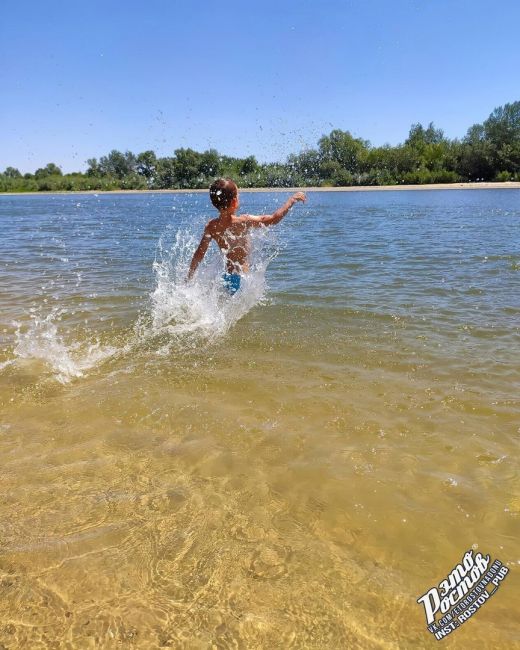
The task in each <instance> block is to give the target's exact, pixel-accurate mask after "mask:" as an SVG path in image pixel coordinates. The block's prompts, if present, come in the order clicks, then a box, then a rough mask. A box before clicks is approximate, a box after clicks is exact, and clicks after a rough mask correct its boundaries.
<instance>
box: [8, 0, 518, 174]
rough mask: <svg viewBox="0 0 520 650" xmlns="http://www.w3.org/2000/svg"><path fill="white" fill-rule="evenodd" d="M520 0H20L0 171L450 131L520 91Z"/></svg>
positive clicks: (278, 152)
mask: <svg viewBox="0 0 520 650" xmlns="http://www.w3.org/2000/svg"><path fill="white" fill-rule="evenodd" d="M519 24H520V2H519V1H518V0H502V2H499V3H495V2H491V1H484V0H471V1H470V0H394V1H392V0H329V1H327V0H321V1H318V0H314V1H309V0H299V1H293V0H288V1H284V0H278V1H276V2H275V1H272V0H263V1H261V2H256V1H249V2H245V1H244V2H238V1H237V0H230V1H227V2H216V1H210V0H200V1H199V2H193V1H192V2H189V1H176V0H170V1H159V0H148V2H142V1H140V2H136V1H134V0H125V1H122V0H121V1H119V2H116V1H112V0H103V1H102V2H100V1H98V0H91V1H90V2H88V3H79V2H70V0H69V1H67V2H65V1H55V2H52V3H42V2H35V1H33V0H29V1H28V2H27V1H26V2H17V3H14V2H6V3H4V4H3V7H2V17H1V24H0V60H1V61H2V65H1V66H0V88H1V94H2V101H1V102H0V124H1V139H0V170H3V169H4V168H5V167H6V166H7V165H13V166H15V167H18V168H19V169H20V170H21V171H22V172H27V171H34V170H35V169H36V168H37V167H40V166H42V165H44V164H46V163H47V162H50V161H52V162H55V163H57V164H59V165H60V166H61V167H62V169H63V170H64V171H74V170H82V169H85V168H86V164H85V161H86V159H87V158H90V157H99V156H101V155H104V154H106V153H108V152H109V151H110V150H111V149H120V150H126V149H130V150H131V151H134V152H135V153H139V152H140V151H144V150H146V149H154V150H155V151H156V153H157V154H158V155H170V154H172V153H173V151H174V150H175V149H176V148H178V147H193V148H194V149H197V150H204V149H207V148H209V147H215V148H217V149H218V150H219V151H220V152H221V153H225V154H228V155H239V156H247V155H251V154H254V155H256V156H257V157H258V158H259V160H261V161H266V160H283V159H284V158H285V156H286V155H287V154H288V153H290V152H296V151H299V150H301V149H303V148H306V147H311V146H314V145H315V144H316V141H317V140H318V138H319V137H320V136H321V135H322V134H323V133H328V132H329V131H330V130H331V129H332V128H340V129H345V130H350V131H351V132H352V133H353V134H354V135H356V136H360V137H364V138H367V139H369V140H370V141H371V142H372V143H373V144H383V143H385V142H389V143H391V144H396V143H398V142H401V141H403V140H404V139H405V138H406V135H407V133H408V130H409V127H410V124H411V123H412V122H423V123H427V122H429V121H431V120H433V121H434V122H435V124H436V125H437V126H440V127H442V128H443V129H444V130H445V132H446V133H447V135H449V136H451V137H455V136H462V135H464V133H465V131H466V129H467V127H468V126H470V125H471V124H473V123H475V122H481V121H483V120H484V119H485V118H486V117H487V116H488V114H489V113H490V112H491V111H492V109H493V108H494V107H495V106H499V105H502V104H504V103H506V102H511V101H515V100H520V83H519V80H520V72H519V71H520V47H519V46H518V25H519Z"/></svg>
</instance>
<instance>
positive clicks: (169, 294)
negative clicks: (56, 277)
mask: <svg viewBox="0 0 520 650" xmlns="http://www.w3.org/2000/svg"><path fill="white" fill-rule="evenodd" d="M274 237H275V236H274V235H273V234H272V231H270V230H267V229H266V230H260V231H258V232H255V233H254V237H253V242H252V244H253V246H252V252H251V260H250V261H251V264H250V272H249V273H248V274H247V275H245V276H244V277H243V278H242V283H241V288H240V290H239V291H238V292H237V293H236V294H235V295H233V296H230V295H229V294H228V293H227V291H226V290H225V288H224V285H223V282H222V273H223V263H222V258H221V255H220V252H219V251H217V250H212V251H211V252H210V253H209V254H208V255H207V258H208V259H207V260H205V261H204V263H203V264H201V266H200V267H199V269H198V270H197V273H196V275H195V277H194V278H193V280H192V281H190V282H187V281H186V277H187V274H188V269H189V264H190V261H191V257H192V255H193V252H194V251H195V249H196V247H197V244H198V240H197V239H195V238H194V236H193V235H192V234H191V233H190V232H189V231H188V230H178V231H177V232H176V233H173V234H172V231H171V230H169V229H167V231H166V232H165V234H164V235H163V237H161V239H160V241H159V244H158V246H157V254H156V259H155V262H154V264H153V271H154V273H155V277H156V285H155V289H154V290H153V291H152V293H151V295H150V306H149V311H147V312H145V313H144V314H143V315H141V317H140V318H138V320H137V322H136V324H135V326H134V328H133V334H131V335H130V337H129V338H128V339H127V341H126V342H125V343H123V344H120V345H119V346H118V347H115V346H111V345H102V344H101V343H100V342H99V341H98V340H95V341H92V340H91V341H82V342H77V341H72V342H71V341H67V340H66V338H65V334H64V332H63V331H62V330H63V328H60V327H59V323H60V322H61V320H62V317H63V316H64V315H66V312H65V311H64V310H63V309H61V310H60V309H53V310H51V312H49V313H47V314H46V315H44V312H43V309H44V306H43V305H42V307H41V308H39V309H31V310H30V312H29V320H28V321H25V322H24V323H17V324H16V327H17V329H16V332H15V345H14V348H13V353H14V355H15V359H10V360H8V361H5V362H3V363H1V364H0V371H1V370H3V369H4V368H6V367H7V366H10V365H16V363H17V361H18V360H21V359H24V360H32V361H40V362H42V363H43V364H45V366H46V367H47V369H49V370H50V371H51V373H52V375H53V377H54V378H55V379H56V380H57V381H59V382H61V383H68V382H70V381H71V380H73V379H77V378H80V377H83V376H84V375H85V374H86V373H87V372H88V371H91V370H92V369H94V368H96V367H97V366H99V365H100V364H102V363H103V362H105V361H107V360H108V359H110V358H112V357H115V356H116V355H117V356H120V355H125V354H129V353H132V354H135V353H136V351H139V350H146V352H147V353H149V352H150V351H152V353H153V354H155V355H167V354H170V353H171V352H172V351H174V352H176V353H189V351H190V350H193V349H194V347H197V346H200V345H201V344H207V343H210V342H211V341H213V340H215V339H219V338H221V337H223V336H225V335H226V333H227V332H228V331H229V329H230V328H231V327H232V326H233V325H235V324H236V323H237V321H238V320H239V319H241V318H243V317H244V316H245V315H246V314H247V313H248V312H249V311H250V310H251V309H252V308H253V307H254V306H256V305H258V304H260V303H261V302H262V301H263V300H264V298H265V295H266V281H265V271H266V269H267V266H268V264H269V262H270V261H271V260H272V259H273V257H274V256H275V255H276V254H277V246H276V240H275V238H274ZM44 302H45V301H44ZM60 330H61V331H60ZM150 347H151V348H152V349H151V350H150Z"/></svg>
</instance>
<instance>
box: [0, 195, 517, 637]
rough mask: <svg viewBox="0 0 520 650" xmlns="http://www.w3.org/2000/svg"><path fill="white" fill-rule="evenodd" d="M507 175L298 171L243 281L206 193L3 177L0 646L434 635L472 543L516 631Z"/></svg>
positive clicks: (472, 624) (474, 627)
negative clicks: (444, 584)
mask: <svg viewBox="0 0 520 650" xmlns="http://www.w3.org/2000/svg"><path fill="white" fill-rule="evenodd" d="M519 198H520V193H519V192H518V191H515V190H500V191H494V190H485V191H484V190H483V191H478V190H473V191H462V190H461V191H445V192H444V191H424V192H419V191H417V192H384V193H376V192H371V193H345V194H342V193H329V194H328V193H325V192H315V193H314V192H313V193H310V194H309V199H308V202H307V204H306V205H304V206H301V205H299V206H296V207H295V208H294V209H293V211H292V212H291V213H290V215H289V216H288V217H287V218H286V220H285V221H284V222H282V223H281V224H280V225H279V226H277V227H276V228H275V229H273V230H272V231H270V232H269V233H266V234H261V235H259V236H257V238H256V241H255V253H254V259H253V272H252V274H251V276H250V277H249V278H248V281H247V283H246V286H245V288H244V290H243V291H241V293H240V294H237V296H235V298H233V300H229V299H226V297H225V296H224V295H223V294H222V291H221V287H220V282H219V276H220V270H221V269H220V260H219V257H218V254H217V252H216V251H212V253H211V255H210V256H209V259H208V261H207V263H206V264H205V266H204V268H202V269H201V273H200V275H199V278H198V281H197V282H195V283H194V284H193V285H191V286H189V287H186V286H185V285H184V283H183V280H182V279H183V277H184V275H185V272H186V268H187V264H188V263H189V257H190V254H191V253H192V252H193V250H194V247H195V246H196V243H197V238H198V237H199V236H200V232H201V228H202V225H203V223H204V220H205V219H207V218H208V216H211V212H210V211H209V206H208V201H207V198H206V196H205V195H201V194H193V195H186V194H174V195H169V194H160V195H148V194H146V195H100V196H95V195H75V196H71V195H66V196H63V195H59V196H26V197H0V219H1V221H2V224H3V238H2V241H0V344H1V345H0V406H1V420H0V458H1V459H2V472H1V474H0V521H1V526H2V528H1V533H0V544H1V546H0V647H1V646H2V645H3V646H5V647H6V648H17V647H31V648H38V647H70V648H88V647H121V646H123V647H124V646H125V645H126V646H128V647H132V646H135V647H143V648H147V647H150V648H155V647H175V648H182V647H186V648H209V647H218V648H221V647H222V648H226V647H230V648H231V647H232V648H289V647H295V648H419V647H435V646H436V644H437V641H435V639H434V638H433V636H432V635H431V634H430V633H429V632H428V631H427V630H426V625H425V618H424V613H423V610H422V607H420V606H419V605H418V604H417V603H416V599H417V598H418V597H419V596H420V595H422V594H423V593H424V592H426V591H427V590H428V589H429V588H430V587H433V586H434V585H436V584H438V582H440V580H441V579H442V578H443V577H445V576H446V575H447V574H448V573H449V572H450V571H451V570H452V568H453V567H454V566H455V564H456V563H457V562H459V561H460V559H461V557H462V555H463V554H464V552H465V551H466V550H468V549H469V548H472V547H473V548H478V550H480V551H481V552H483V553H484V554H487V553H489V554H490V555H491V556H492V558H493V559H494V558H498V559H500V560H501V561H502V562H503V563H504V564H505V565H506V566H508V567H509V568H510V573H509V575H508V577H507V578H506V580H505V581H504V583H503V585H502V586H501V587H500V589H499V591H498V592H497V594H496V595H494V596H493V598H492V600H491V601H490V602H489V603H486V605H485V606H484V607H483V608H482V609H481V610H480V611H479V612H478V613H477V614H476V615H475V616H474V617H473V618H472V619H471V620H470V621H468V622H467V623H465V624H464V625H463V626H462V627H461V628H460V629H458V630H456V631H455V632H454V633H453V634H452V635H450V637H449V638H448V639H446V640H445V641H443V645H444V647H448V648H469V647H476V646H477V644H478V647H482V648H499V647H500V648H505V647H508V648H511V647H520V625H519V623H518V615H517V613H515V611H517V610H516V605H515V603H517V602H518V600H519V598H520V580H519V578H518V574H519V573H520V551H519V546H518V535H519V517H520V494H519V473H518V434H519V432H520V430H519V426H520V418H519V402H520V400H519V387H520V367H519V360H520V355H519V352H520V237H519V225H520V202H519ZM284 199H285V195H284V194H279V193H273V194H270V193H249V194H248V193H244V194H243V195H242V209H243V210H244V211H247V212H251V213H255V214H259V213H260V214H261V213H265V212H269V211H272V210H273V209H274V207H275V206H276V205H277V204H278V203H279V202H280V201H283V200H284Z"/></svg>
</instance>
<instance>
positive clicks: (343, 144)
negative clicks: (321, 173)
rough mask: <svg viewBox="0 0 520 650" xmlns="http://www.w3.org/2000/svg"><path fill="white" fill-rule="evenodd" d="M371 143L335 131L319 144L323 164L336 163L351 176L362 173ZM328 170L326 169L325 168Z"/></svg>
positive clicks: (343, 132) (347, 133)
mask: <svg viewBox="0 0 520 650" xmlns="http://www.w3.org/2000/svg"><path fill="white" fill-rule="evenodd" d="M369 146H370V143H369V142H368V140H362V139H361V138H354V137H353V136H352V134H351V133H350V132H349V131H341V130H340V129H335V130H334V131H331V132H330V134H329V135H324V136H323V137H322V138H320V140H319V142H318V147H319V153H320V157H321V161H322V162H323V163H327V162H336V163H339V165H340V166H341V167H342V168H343V169H346V170H347V171H349V172H350V173H351V174H355V173H358V172H360V171H362V169H363V166H364V163H365V159H366V156H367V153H368V148H369ZM324 169H326V168H324Z"/></svg>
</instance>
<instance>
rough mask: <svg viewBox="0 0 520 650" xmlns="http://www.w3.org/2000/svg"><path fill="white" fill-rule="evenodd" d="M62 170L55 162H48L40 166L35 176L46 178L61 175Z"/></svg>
mask: <svg viewBox="0 0 520 650" xmlns="http://www.w3.org/2000/svg"><path fill="white" fill-rule="evenodd" d="M61 175H62V171H61V169H60V168H59V167H58V165H55V164H54V163H48V164H47V165H46V166H45V167H40V168H39V169H37V170H36V171H35V172H34V177H35V178H45V177H47V176H61Z"/></svg>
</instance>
